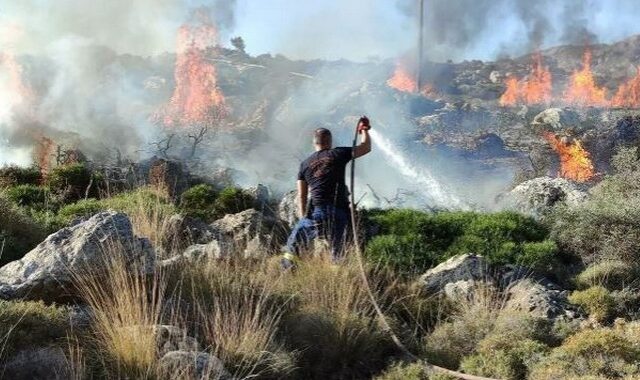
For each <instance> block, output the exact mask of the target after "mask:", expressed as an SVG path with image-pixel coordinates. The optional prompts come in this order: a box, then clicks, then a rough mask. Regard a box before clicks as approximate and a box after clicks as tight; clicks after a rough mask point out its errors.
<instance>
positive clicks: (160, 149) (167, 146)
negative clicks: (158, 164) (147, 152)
mask: <svg viewBox="0 0 640 380" xmlns="http://www.w3.org/2000/svg"><path fill="white" fill-rule="evenodd" d="M175 137H176V134H175V133H170V134H168V135H167V137H165V138H164V139H162V140H160V141H156V142H152V143H150V145H153V146H154V147H155V149H154V150H155V152H156V153H157V154H158V155H159V156H160V157H162V158H169V155H168V152H169V150H171V148H172V141H173V139H174V138H175Z"/></svg>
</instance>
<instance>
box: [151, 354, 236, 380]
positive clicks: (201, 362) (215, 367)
mask: <svg viewBox="0 0 640 380" xmlns="http://www.w3.org/2000/svg"><path fill="white" fill-rule="evenodd" d="M159 366H160V369H161V373H162V375H163V377H164V378H167V379H194V380H203V379H216V380H218V379H220V380H221V379H231V378H232V377H231V375H230V374H229V372H227V370H226V369H225V368H224V364H223V363H222V361H221V360H220V359H218V358H217V357H215V356H213V355H210V354H207V353H205V352H194V351H170V352H167V353H166V354H165V355H164V356H163V357H162V358H160V361H159Z"/></svg>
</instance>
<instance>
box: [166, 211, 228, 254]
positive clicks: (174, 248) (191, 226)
mask: <svg viewBox="0 0 640 380" xmlns="http://www.w3.org/2000/svg"><path fill="white" fill-rule="evenodd" d="M216 237H217V236H216V233H215V230H214V229H213V228H212V227H211V226H209V225H208V224H207V223H205V222H203V221H202V220H200V219H198V218H192V217H190V216H183V215H173V216H172V217H171V218H169V220H168V221H167V223H166V224H165V225H164V226H163V228H162V235H161V237H160V248H161V249H162V250H163V251H164V252H165V253H166V254H168V255H172V254H176V253H180V252H184V250H185V249H186V248H187V247H189V246H191V245H194V244H207V243H209V242H211V241H212V240H214V239H215V238H216Z"/></svg>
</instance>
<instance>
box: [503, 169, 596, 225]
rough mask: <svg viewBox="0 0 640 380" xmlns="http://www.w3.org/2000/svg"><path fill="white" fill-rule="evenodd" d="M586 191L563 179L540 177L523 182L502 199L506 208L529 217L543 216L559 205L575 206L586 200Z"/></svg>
mask: <svg viewBox="0 0 640 380" xmlns="http://www.w3.org/2000/svg"><path fill="white" fill-rule="evenodd" d="M587 196H588V194H587V191H586V190H585V189H584V188H583V187H581V186H580V185H578V184H576V183H575V182H572V181H569V180H567V179H564V178H551V177H540V178H534V179H531V180H529V181H525V182H523V183H521V184H519V185H518V186H516V187H515V188H514V189H513V190H511V191H510V192H509V193H508V194H507V195H506V196H505V198H504V199H503V200H504V201H505V203H506V204H507V206H508V207H510V208H513V209H515V210H517V211H519V212H522V213H525V214H529V215H534V216H537V215H543V214H545V213H547V212H548V211H550V210H551V209H552V208H553V207H555V206H556V205H559V204H565V205H567V206H576V205H578V204H580V203H581V202H583V201H585V200H586V199H587Z"/></svg>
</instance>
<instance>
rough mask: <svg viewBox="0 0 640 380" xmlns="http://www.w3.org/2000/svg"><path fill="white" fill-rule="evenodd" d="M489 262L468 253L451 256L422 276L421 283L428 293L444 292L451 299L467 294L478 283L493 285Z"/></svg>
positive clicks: (493, 280)
mask: <svg viewBox="0 0 640 380" xmlns="http://www.w3.org/2000/svg"><path fill="white" fill-rule="evenodd" d="M492 272H493V271H492V269H491V267H490V266H489V263H487V261H486V260H485V259H484V258H483V257H482V256H479V255H475V254H466V255H458V256H455V257H452V258H450V259H449V260H447V261H445V262H444V263H442V264H440V265H438V266H436V267H435V268H431V269H429V270H428V271H427V272H426V273H425V274H423V275H422V276H421V277H420V280H419V281H420V284H421V285H422V287H423V288H424V290H425V291H427V292H428V293H444V294H445V295H446V296H447V297H449V298H451V299H456V298H458V297H460V296H467V295H469V294H470V292H471V291H472V290H473V288H475V287H476V286H477V285H482V284H488V285H493V284H494V283H495V278H494V277H493V275H492Z"/></svg>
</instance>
